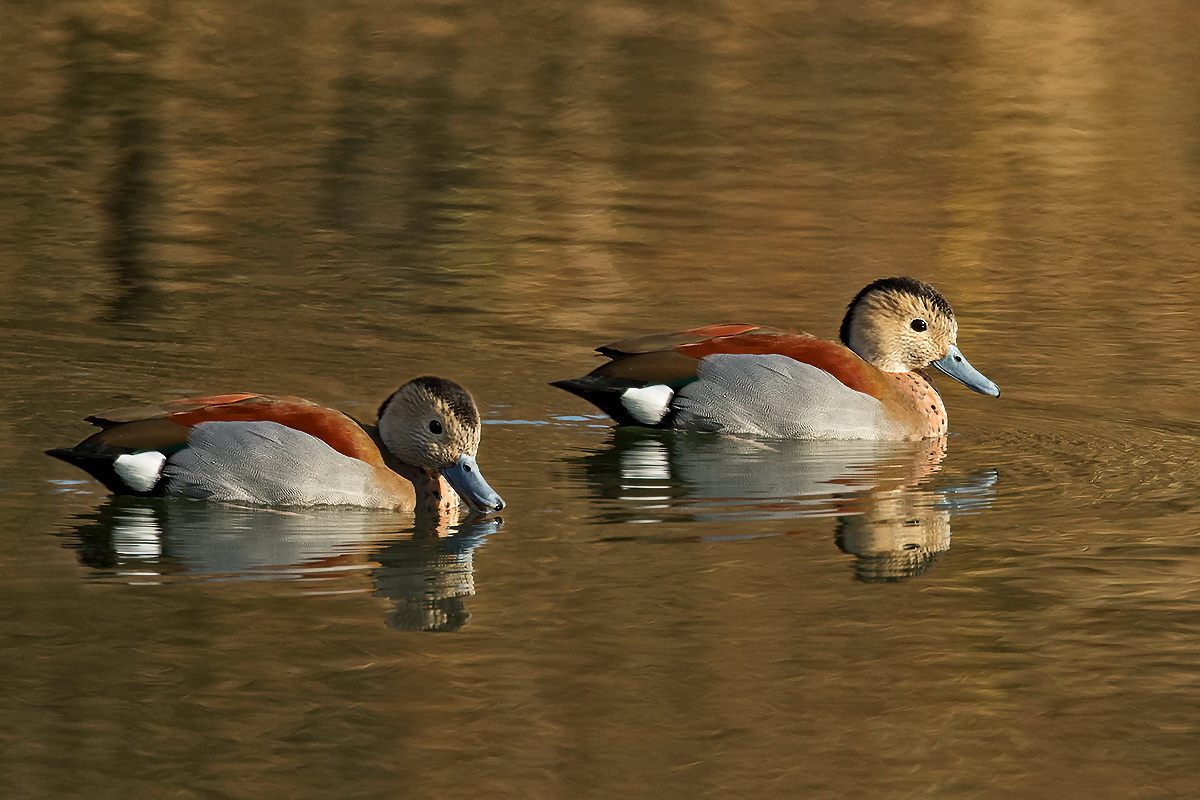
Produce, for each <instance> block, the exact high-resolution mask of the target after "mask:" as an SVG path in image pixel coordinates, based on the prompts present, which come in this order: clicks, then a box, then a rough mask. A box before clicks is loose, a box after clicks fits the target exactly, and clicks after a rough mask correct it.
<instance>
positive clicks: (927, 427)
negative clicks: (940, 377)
mask: <svg viewBox="0 0 1200 800" xmlns="http://www.w3.org/2000/svg"><path fill="white" fill-rule="evenodd" d="M884 374H885V375H887V376H888V377H889V378H891V379H892V380H893V381H895V383H896V389H897V390H899V392H900V394H901V395H902V396H903V397H904V398H905V399H906V400H908V401H909V402H911V403H912V408H913V410H914V411H915V413H916V417H917V420H918V421H919V427H920V429H921V430H920V433H921V438H923V439H928V438H931V437H934V436H944V435H945V434H946V426H947V420H946V406H945V405H944V404H943V403H942V396H941V395H940V394H938V391H937V389H935V388H934V387H933V381H931V380H930V379H929V376H928V375H926V374H925V373H924V372H920V371H917V372H907V371H897V372H884Z"/></svg>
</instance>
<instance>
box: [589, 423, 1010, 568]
mask: <svg viewBox="0 0 1200 800" xmlns="http://www.w3.org/2000/svg"><path fill="white" fill-rule="evenodd" d="M946 446H947V442H946V439H945V438H941V439H935V440H929V441H924V442H912V443H910V442H902V443H896V442H798V441H764V440H758V439H751V438H745V437H738V436H720V435H704V434H689V433H682V432H664V433H662V434H648V433H643V432H641V431H636V432H635V431H627V430H619V431H615V432H614V433H613V435H612V437H611V438H610V439H609V441H608V442H607V443H606V444H605V446H604V447H602V448H600V449H597V450H595V451H593V452H591V453H589V454H587V455H585V456H583V457H580V458H577V459H574V460H573V462H572V463H573V465H574V466H576V467H578V468H579V469H580V470H581V472H582V473H583V482H584V483H586V485H587V486H588V487H589V488H590V489H591V491H592V492H593V495H594V496H595V497H596V498H597V499H598V500H604V501H607V502H604V503H602V504H598V505H600V508H601V509H602V510H601V511H600V512H599V513H598V514H597V515H596V521H597V522H601V523H623V524H647V523H654V522H663V521H672V522H680V521H685V522H706V523H719V524H721V525H722V526H723V527H724V528H725V532H723V533H721V534H705V535H702V536H696V537H689V538H692V539H694V540H704V541H721V540H733V539H739V538H753V537H757V536H759V535H762V534H759V533H757V532H755V530H754V525H753V523H754V522H755V521H759V520H791V519H795V520H805V519H807V520H823V519H831V518H832V519H835V520H836V529H835V533H834V539H835V542H836V544H837V546H838V547H839V548H840V549H841V550H842V551H843V552H845V553H847V554H849V555H852V556H853V557H854V574H855V577H856V578H857V579H858V580H861V581H866V582H876V581H891V580H902V579H905V578H911V577H915V576H917V575H921V574H923V573H924V572H925V571H926V570H928V569H929V567H930V566H931V565H932V564H933V562H934V561H935V560H936V559H937V557H938V556H939V555H940V554H941V553H943V552H944V551H946V550H947V549H948V548H949V547H950V521H951V518H952V517H953V516H954V515H955V514H962V513H978V512H981V511H983V510H985V509H986V508H987V507H988V505H989V503H990V501H991V498H992V496H993V494H994V491H993V486H994V485H995V484H996V482H997V480H998V474H997V472H996V471H995V470H994V469H981V470H978V471H977V472H976V473H974V474H970V475H955V476H954V477H953V479H951V480H941V479H940V478H941V476H940V472H941V470H942V465H943V462H944V460H945V458H946ZM810 532H811V531H809V530H798V531H791V532H789V533H795V534H805V533H810ZM770 535H783V534H779V533H772V534H770ZM607 538H609V539H610V540H611V539H614V538H615V539H627V538H641V537H640V535H639V534H632V535H629V536H618V537H607ZM644 538H653V534H652V533H651V534H647V536H646V537H644Z"/></svg>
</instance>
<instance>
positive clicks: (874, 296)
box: [841, 278, 1000, 397]
mask: <svg viewBox="0 0 1200 800" xmlns="http://www.w3.org/2000/svg"><path fill="white" fill-rule="evenodd" d="M841 340H842V344H844V345H846V347H849V348H850V349H851V350H853V351H854V352H855V353H857V354H858V355H859V357H861V358H862V359H863V360H864V361H867V362H869V363H871V364H873V365H875V366H876V367H878V368H879V369H881V370H883V371H884V372H916V371H917V370H921V369H925V368H926V367H934V368H936V369H938V370H940V371H941V372H944V373H946V374H947V375H949V376H950V377H951V378H954V379H955V380H956V381H958V382H960V383H962V384H963V385H964V386H966V387H967V388H969V389H973V390H975V391H977V392H979V393H980V394H986V395H989V396H991V397H996V396H998V395H999V394H1000V389H999V387H997V386H996V384H994V383H992V382H991V381H990V380H988V379H987V378H986V377H984V375H983V374H982V373H981V372H979V370H977V369H975V368H974V367H972V366H971V364H970V362H968V361H967V359H966V358H965V357H964V356H963V354H962V352H961V351H960V350H959V349H958V322H957V321H956V320H955V319H954V310H953V309H951V308H950V304H949V303H948V302H946V298H944V297H942V295H941V294H940V293H939V292H938V290H937V289H934V288H933V287H932V286H930V285H929V284H927V283H923V282H921V281H918V280H914V279H913V278H883V279H881V280H877V281H875V282H874V283H872V284H870V285H869V286H867V287H866V288H864V289H863V290H862V291H861V292H859V293H858V294H857V295H856V296H855V298H854V299H853V300H852V301H850V305H849V307H848V308H847V309H846V316H845V317H844V318H843V319H842V329H841Z"/></svg>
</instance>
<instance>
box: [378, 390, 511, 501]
mask: <svg viewBox="0 0 1200 800" xmlns="http://www.w3.org/2000/svg"><path fill="white" fill-rule="evenodd" d="M479 433H480V421H479V410H478V409H477V408H476V407H475V401H474V400H473V399H472V398H471V394H470V393H469V392H468V391H467V390H466V389H464V388H463V387H462V386H460V385H458V384H457V383H455V382H454V381H449V380H446V379H445V378H434V377H423V378H414V379H413V380H411V381H409V382H408V383H406V384H404V385H403V386H401V387H400V388H399V389H397V390H396V391H395V393H393V394H392V396H391V397H389V398H388V399H387V400H385V401H384V402H383V405H382V406H380V407H379V437H380V439H381V440H382V441H383V444H384V446H385V447H387V449H388V450H389V451H391V453H392V455H394V456H395V457H396V458H398V459H399V460H400V461H403V462H404V463H405V464H409V465H411V466H414V467H418V468H420V469H424V470H427V471H429V472H431V473H441V475H442V477H444V478H445V479H446V480H447V481H448V482H449V483H450V485H451V486H452V487H454V491H456V492H457V493H458V495H459V497H461V498H462V499H463V501H464V502H465V503H466V504H467V505H468V506H470V507H471V508H472V509H473V510H475V511H481V512H488V511H499V510H500V509H502V508H504V500H503V499H501V497H500V495H498V494H496V492H495V491H494V490H493V489H492V487H491V486H488V483H487V481H486V480H484V477H483V473H481V472H480V471H479V465H478V464H477V463H476V461H475V456H476V454H477V453H478V452H479Z"/></svg>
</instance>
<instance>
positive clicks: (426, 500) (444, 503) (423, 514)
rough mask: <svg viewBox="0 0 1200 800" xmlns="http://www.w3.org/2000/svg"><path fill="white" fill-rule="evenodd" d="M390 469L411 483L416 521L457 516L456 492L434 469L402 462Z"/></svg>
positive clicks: (450, 518)
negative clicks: (414, 500) (414, 497)
mask: <svg viewBox="0 0 1200 800" xmlns="http://www.w3.org/2000/svg"><path fill="white" fill-rule="evenodd" d="M392 469H394V470H395V471H396V472H397V473H398V474H399V475H400V476H401V477H402V478H404V479H406V480H408V481H409V482H410V483H412V485H413V490H414V492H415V494H416V504H415V505H414V507H413V510H414V511H415V512H416V515H417V520H418V522H422V521H429V520H441V519H449V520H454V519H457V518H458V494H457V493H455V491H454V489H452V488H451V487H450V484H449V483H447V482H446V479H445V478H443V477H442V476H441V475H440V474H438V473H437V472H436V471H434V470H431V469H422V468H421V467H414V466H412V465H410V464H403V463H396V464H394V465H392Z"/></svg>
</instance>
